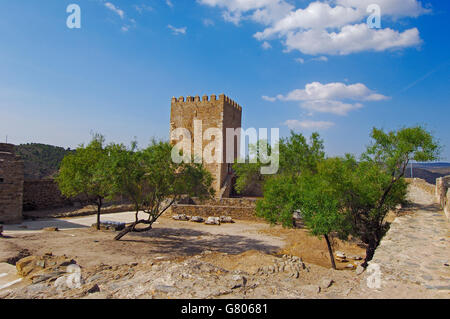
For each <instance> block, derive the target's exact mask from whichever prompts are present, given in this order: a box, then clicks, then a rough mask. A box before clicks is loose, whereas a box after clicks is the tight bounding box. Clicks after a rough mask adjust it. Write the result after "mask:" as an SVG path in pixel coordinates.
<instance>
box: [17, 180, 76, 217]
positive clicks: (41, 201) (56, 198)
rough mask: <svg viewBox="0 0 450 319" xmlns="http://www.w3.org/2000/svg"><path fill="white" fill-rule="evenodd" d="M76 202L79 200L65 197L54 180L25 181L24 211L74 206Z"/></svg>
mask: <svg viewBox="0 0 450 319" xmlns="http://www.w3.org/2000/svg"><path fill="white" fill-rule="evenodd" d="M75 201H77V199H72V198H66V197H64V196H63V195H62V194H61V192H60V190H59V188H58V185H57V184H56V182H55V181H54V180H53V179H48V180H34V181H27V180H26V181H24V185H23V209H24V211H31V210H43V209H52V208H60V207H68V206H73V205H74V202H75ZM78 202H81V200H78Z"/></svg>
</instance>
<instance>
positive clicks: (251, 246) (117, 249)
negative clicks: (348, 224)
mask: <svg viewBox="0 0 450 319" xmlns="http://www.w3.org/2000/svg"><path fill="white" fill-rule="evenodd" d="M410 198H412V199H413V201H414V202H415V205H416V206H414V207H412V208H411V212H410V213H403V214H402V215H403V216H401V217H397V218H396V219H395V222H394V223H393V225H392V227H391V230H390V231H389V233H388V234H387V236H386V238H385V240H384V241H383V243H382V245H381V246H380V248H379V249H378V250H377V253H376V255H375V259H374V262H373V263H374V264H379V265H380V267H381V286H380V287H372V288H369V287H368V285H367V284H368V282H372V281H370V280H371V278H372V277H373V276H374V273H372V272H365V273H360V271H359V268H358V271H357V270H355V268H356V266H357V265H358V263H360V260H358V259H360V257H361V256H363V252H364V250H363V249H362V248H361V247H359V246H358V243H357V242H340V241H336V242H335V243H334V244H335V249H336V251H338V250H341V251H342V252H337V255H341V254H343V255H347V256H341V258H338V259H339V260H340V261H339V262H338V268H339V270H332V269H330V268H329V258H328V256H327V250H326V244H325V243H324V241H320V240H318V239H316V238H314V237H311V236H309V235H308V234H307V232H306V231H305V230H285V229H282V228H279V227H270V226H269V225H267V224H265V223H259V222H247V221H237V223H235V224H223V225H221V226H207V225H204V224H196V223H190V222H179V221H173V220H171V219H170V218H167V217H166V218H163V219H162V220H161V221H160V222H159V224H157V225H155V229H153V231H152V232H149V233H145V234H132V235H129V236H127V237H125V238H124V240H122V241H119V242H117V241H114V240H112V237H113V236H114V233H112V232H107V231H100V232H97V231H94V230H90V229H88V228H86V225H88V224H89V223H90V222H92V220H91V219H89V218H87V217H85V218H83V219H77V220H74V219H70V220H64V223H63V224H57V222H60V221H59V220H57V221H52V223H51V226H55V225H59V226H63V227H66V228H65V230H63V231H58V232H54V231H53V232H52V231H42V230H38V229H40V228H39V227H43V226H46V224H45V223H44V224H42V222H41V224H36V223H38V222H37V221H36V222H32V223H30V224H26V225H25V226H26V228H21V227H20V225H19V226H15V227H12V228H8V227H6V231H5V235H6V238H2V239H0V298H238V299H242V298H447V299H448V298H449V297H450V295H449V293H450V290H449V287H448V279H449V268H448V266H446V265H448V252H449V251H450V250H449V249H448V248H449V247H448V238H449V237H448V222H446V221H445V220H442V216H443V215H442V212H439V209H438V208H436V207H435V206H433V204H432V201H433V199H432V198H431V197H430V196H429V195H428V194H426V193H425V192H423V191H422V190H421V189H419V188H414V187H411V188H410ZM425 208H426V209H425ZM129 217H130V216H128V215H124V214H115V215H108V216H107V218H108V219H114V218H115V219H116V220H117V221H120V220H122V219H127V218H129ZM94 219H95V218H94ZM22 226H24V225H22ZM47 226H48V225H47ZM49 230H51V229H49ZM29 255H31V256H30V257H27V256H29ZM24 257H25V258H24ZM2 261H3V262H4V263H3V264H1V262H2ZM8 263H9V264H8ZM16 263H17V265H16V267H14V266H12V265H11V264H16ZM349 265H352V266H349ZM16 268H17V270H18V274H17V271H16ZM11 283H12V284H11ZM8 285H9V286H8ZM2 288H3V289H2Z"/></svg>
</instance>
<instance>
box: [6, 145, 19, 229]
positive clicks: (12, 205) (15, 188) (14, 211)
mask: <svg viewBox="0 0 450 319" xmlns="http://www.w3.org/2000/svg"><path fill="white" fill-rule="evenodd" d="M23 170H24V165H23V162H22V161H21V160H20V157H19V156H17V155H15V153H14V145H12V144H3V143H0V223H15V222H20V221H21V220H22V196H23Z"/></svg>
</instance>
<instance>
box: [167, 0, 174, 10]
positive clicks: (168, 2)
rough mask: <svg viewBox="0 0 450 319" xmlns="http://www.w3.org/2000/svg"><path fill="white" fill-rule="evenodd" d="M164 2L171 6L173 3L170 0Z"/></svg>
mask: <svg viewBox="0 0 450 319" xmlns="http://www.w3.org/2000/svg"><path fill="white" fill-rule="evenodd" d="M166 4H167V5H168V6H169V7H171V8H173V3H172V1H171V0H166Z"/></svg>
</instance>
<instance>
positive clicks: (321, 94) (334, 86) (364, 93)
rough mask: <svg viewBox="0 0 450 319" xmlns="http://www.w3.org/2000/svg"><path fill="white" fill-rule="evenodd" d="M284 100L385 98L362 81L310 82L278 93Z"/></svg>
mask: <svg viewBox="0 0 450 319" xmlns="http://www.w3.org/2000/svg"><path fill="white" fill-rule="evenodd" d="M277 98H278V99H279V100H284V101H316V100H342V99H351V100H357V101H379V100H384V99H387V97H386V96H384V95H381V94H377V93H374V92H373V91H372V90H370V89H369V88H367V86H365V85H364V84H362V83H356V84H350V85H347V84H345V83H341V82H335V83H328V84H322V83H320V82H312V83H309V84H307V85H306V86H305V88H304V89H297V90H293V91H291V92H290V93H288V94H287V95H286V96H283V95H278V96H277Z"/></svg>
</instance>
